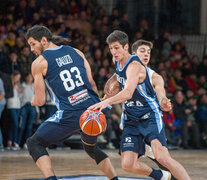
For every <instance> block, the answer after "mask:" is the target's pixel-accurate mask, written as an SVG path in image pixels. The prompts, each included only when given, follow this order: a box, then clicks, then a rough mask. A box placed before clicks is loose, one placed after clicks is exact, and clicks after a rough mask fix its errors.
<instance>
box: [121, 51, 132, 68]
mask: <svg viewBox="0 0 207 180" xmlns="http://www.w3.org/2000/svg"><path fill="white" fill-rule="evenodd" d="M130 56H131V54H129V53H127V54H126V55H125V56H124V57H123V58H122V60H121V61H120V67H121V68H123V67H124V65H125V63H126V62H127V60H128V59H129V58H130Z"/></svg>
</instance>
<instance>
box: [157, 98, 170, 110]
mask: <svg viewBox="0 0 207 180" xmlns="http://www.w3.org/2000/svg"><path fill="white" fill-rule="evenodd" d="M160 108H161V110H162V111H167V112H168V111H170V110H171V109H172V104H171V102H170V99H168V98H163V99H162V100H161V102H160Z"/></svg>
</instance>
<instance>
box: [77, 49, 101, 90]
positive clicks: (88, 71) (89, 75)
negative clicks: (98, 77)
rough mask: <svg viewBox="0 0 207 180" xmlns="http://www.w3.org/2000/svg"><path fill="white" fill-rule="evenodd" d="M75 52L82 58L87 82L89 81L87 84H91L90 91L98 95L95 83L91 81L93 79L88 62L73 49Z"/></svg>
mask: <svg viewBox="0 0 207 180" xmlns="http://www.w3.org/2000/svg"><path fill="white" fill-rule="evenodd" d="M75 50H76V52H77V53H78V54H79V55H80V56H81V57H82V58H83V60H84V66H85V68H86V73H87V77H88V80H89V82H90V84H91V87H92V89H93V90H94V91H95V92H96V93H97V94H99V93H98V89H97V86H96V83H95V81H94V80H93V77H92V74H91V67H90V65H89V63H88V61H87V60H86V58H85V56H84V54H83V53H82V52H81V51H80V50H78V49H75Z"/></svg>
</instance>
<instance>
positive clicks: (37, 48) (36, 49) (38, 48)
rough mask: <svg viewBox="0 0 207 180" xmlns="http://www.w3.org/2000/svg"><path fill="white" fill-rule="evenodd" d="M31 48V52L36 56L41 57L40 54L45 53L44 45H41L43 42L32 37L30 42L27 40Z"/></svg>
mask: <svg viewBox="0 0 207 180" xmlns="http://www.w3.org/2000/svg"><path fill="white" fill-rule="evenodd" d="M27 42H28V44H29V46H30V48H31V51H32V52H33V53H34V54H35V55H36V56H39V55H40V54H42V53H43V51H44V48H43V45H42V44H41V42H39V41H37V40H35V39H34V38H32V37H30V38H29V39H28V40H27Z"/></svg>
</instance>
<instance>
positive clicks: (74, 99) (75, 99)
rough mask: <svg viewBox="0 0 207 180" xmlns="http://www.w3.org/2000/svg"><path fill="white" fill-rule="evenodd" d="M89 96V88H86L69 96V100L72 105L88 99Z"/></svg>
mask: <svg viewBox="0 0 207 180" xmlns="http://www.w3.org/2000/svg"><path fill="white" fill-rule="evenodd" d="M88 98H89V95H88V90H87V89H84V90H82V91H80V92H78V93H76V94H73V95H72V96H69V97H68V100H69V101H70V103H71V104H72V105H76V104H79V103H81V102H83V101H85V100H87V99H88Z"/></svg>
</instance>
